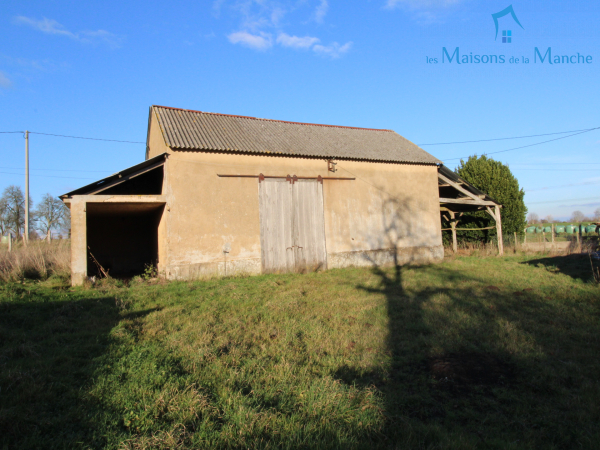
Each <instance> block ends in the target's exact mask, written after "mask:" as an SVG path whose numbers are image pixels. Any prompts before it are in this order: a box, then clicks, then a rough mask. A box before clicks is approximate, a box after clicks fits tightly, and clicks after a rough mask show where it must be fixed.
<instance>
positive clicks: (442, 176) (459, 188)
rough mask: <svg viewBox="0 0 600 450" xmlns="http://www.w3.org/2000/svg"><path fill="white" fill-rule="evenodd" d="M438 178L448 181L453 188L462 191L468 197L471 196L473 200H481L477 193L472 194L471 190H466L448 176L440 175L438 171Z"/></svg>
mask: <svg viewBox="0 0 600 450" xmlns="http://www.w3.org/2000/svg"><path fill="white" fill-rule="evenodd" d="M438 178H439V179H440V180H443V181H445V182H446V183H448V184H449V185H450V186H452V187H453V188H454V189H456V190H458V191H460V192H462V193H463V194H465V195H468V196H469V197H471V198H472V199H473V200H481V199H480V198H479V196H478V195H476V194H473V193H472V192H469V191H467V190H466V189H465V188H463V187H462V186H460V185H459V184H458V183H455V182H454V181H452V180H451V179H450V178H448V177H445V176H444V175H442V174H441V173H438Z"/></svg>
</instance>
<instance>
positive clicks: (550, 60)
mask: <svg viewBox="0 0 600 450" xmlns="http://www.w3.org/2000/svg"><path fill="white" fill-rule="evenodd" d="M509 14H510V15H511V17H512V18H513V20H514V21H515V23H516V24H517V25H519V26H520V27H521V28H523V25H521V23H520V22H519V19H518V18H517V15H516V14H515V11H514V10H513V7H512V5H510V6H508V7H507V8H505V9H503V10H502V11H500V12H498V13H496V14H492V18H493V19H494V24H495V26H496V38H495V39H496V40H497V39H498V19H499V18H501V17H504V16H506V15H509ZM513 38H514V37H513V34H512V30H502V43H503V44H511V43H512V39H513ZM530 57H531V60H533V63H534V64H537V63H540V64H550V65H554V64H592V62H593V58H592V56H591V55H585V54H581V53H579V52H575V53H571V54H566V55H565V54H556V53H554V54H553V53H552V47H547V48H546V49H545V50H544V49H542V50H540V49H539V48H538V47H534V49H533V54H532V55H529V56H524V55H519V56H506V55H499V54H489V55H474V54H473V52H469V53H468V54H467V53H464V52H463V53H461V51H460V48H459V47H455V48H454V50H448V49H446V47H442V57H441V58H431V57H429V56H427V57H426V60H427V63H428V64H438V63H439V62H440V61H441V62H442V63H446V62H448V63H450V64H452V63H456V64H505V63H509V64H529V63H530V61H531V60H530Z"/></svg>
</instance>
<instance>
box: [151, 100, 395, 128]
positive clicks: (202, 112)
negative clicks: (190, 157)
mask: <svg viewBox="0 0 600 450" xmlns="http://www.w3.org/2000/svg"><path fill="white" fill-rule="evenodd" d="M152 107H153V108H164V109H173V110H176V111H187V112H194V113H200V114H210V115H213V116H226V117H239V118H242V119H254V120H264V121H266V122H280V123H291V124H294V125H309V126H313V127H331V128H349V129H352V130H368V131H386V132H390V133H394V130H386V129H384V128H361V127H348V126H345V125H326V124H322V123H307V122H291V121H289V120H277V119H262V118H260V117H251V116H240V115H238V114H223V113H213V112H206V111H197V110H194V109H185V108H173V107H172V106H161V105H152Z"/></svg>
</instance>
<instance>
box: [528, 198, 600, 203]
mask: <svg viewBox="0 0 600 450" xmlns="http://www.w3.org/2000/svg"><path fill="white" fill-rule="evenodd" d="M579 200H598V197H586V198H563V199H560V200H547V201H544V202H525V203H527V204H528V205H538V204H540V203H560V202H573V201H579Z"/></svg>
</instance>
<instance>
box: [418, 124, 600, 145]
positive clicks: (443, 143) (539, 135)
mask: <svg viewBox="0 0 600 450" xmlns="http://www.w3.org/2000/svg"><path fill="white" fill-rule="evenodd" d="M596 129H597V128H584V129H582V130H571V131H557V132H556V133H545V134H532V135H529V136H513V137H505V138H495V139H479V140H477V141H459V142H435V143H433V144H417V145H450V144H471V143H475V142H491V141H506V140H508V139H525V138H531V137H541V136H552V135H555V134H566V133H576V132H579V131H592V130H596Z"/></svg>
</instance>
